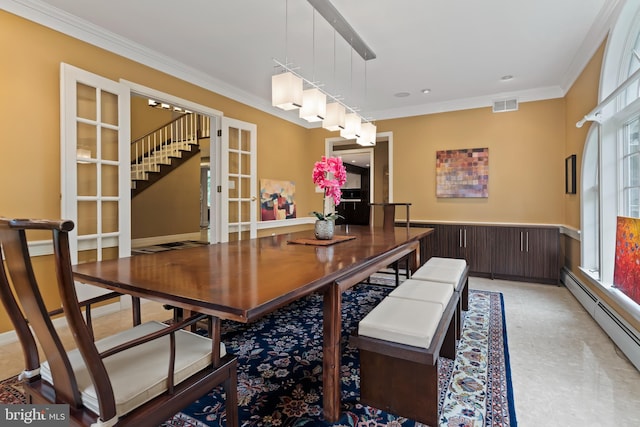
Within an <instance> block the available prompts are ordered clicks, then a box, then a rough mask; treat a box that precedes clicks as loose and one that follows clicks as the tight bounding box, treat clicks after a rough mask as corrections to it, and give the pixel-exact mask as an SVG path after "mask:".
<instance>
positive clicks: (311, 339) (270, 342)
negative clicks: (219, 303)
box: [0, 284, 516, 427]
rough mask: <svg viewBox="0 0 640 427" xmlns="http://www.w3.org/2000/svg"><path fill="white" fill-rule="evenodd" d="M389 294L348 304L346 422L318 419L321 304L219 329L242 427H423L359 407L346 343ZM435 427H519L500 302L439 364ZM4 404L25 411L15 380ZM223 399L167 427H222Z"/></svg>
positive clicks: (367, 295)
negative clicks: (230, 358)
mask: <svg viewBox="0 0 640 427" xmlns="http://www.w3.org/2000/svg"><path fill="white" fill-rule="evenodd" d="M390 290H391V289H390V288H388V287H383V286H375V285H365V284H360V285H358V286H356V287H354V288H353V289H351V290H349V291H347V292H345V293H344V295H343V331H342V347H343V352H342V353H343V355H342V417H341V418H340V420H338V422H337V423H334V424H329V423H326V422H325V421H324V420H323V418H322V297H321V296H319V295H311V296H309V297H307V298H304V299H302V300H300V301H298V302H296V303H294V304H292V305H290V306H287V307H285V308H282V309H280V310H278V311H276V312H274V313H272V314H270V315H268V316H266V317H264V318H263V319H261V320H260V321H258V322H255V323H252V324H250V325H244V324H240V323H236V322H228V321H225V322H223V340H224V342H225V344H226V345H227V349H228V351H230V352H231V353H233V354H236V355H237V356H238V394H239V396H238V398H239V399H238V401H239V408H238V409H239V414H240V423H241V425H242V426H292V427H295V426H328V425H333V426H353V427H355V426H358V427H374V426H375V427H381V426H390V427H399V426H407V427H409V426H418V427H420V426H422V424H420V423H417V422H414V421H412V420H409V419H406V418H403V417H400V416H397V415H394V414H389V413H387V412H384V411H380V410H377V409H374V408H371V407H368V406H363V405H361V404H360V403H359V400H358V396H359V362H358V351H357V349H354V348H352V347H350V346H348V345H347V343H348V337H349V334H350V333H351V331H352V330H353V328H355V327H356V326H357V324H358V321H359V320H360V319H361V318H362V317H364V316H365V315H366V314H367V313H368V312H369V311H370V310H371V309H372V308H373V307H374V306H375V305H376V304H377V303H378V302H379V301H381V300H382V298H384V297H385V295H386V294H387V293H388V292H390ZM440 389H441V390H442V393H441V396H440V425H439V427H516V417H515V410H514V405H513V394H512V388H511V374H510V369H509V353H508V348H507V335H506V329H505V319H504V309H503V299H502V294H500V293H496V292H488V291H476V290H471V291H470V297H469V312H468V313H467V316H466V320H465V324H464V331H463V336H462V339H461V341H460V343H459V346H458V351H457V356H456V360H455V361H452V360H448V359H444V358H441V359H440ZM0 403H14V404H20V403H24V395H23V393H22V387H21V385H20V383H19V382H18V381H17V378H16V377H13V378H9V379H7V380H4V381H1V382H0ZM224 409H225V408H224V399H223V396H222V395H221V389H216V390H213V391H212V393H209V394H207V395H206V396H203V397H202V398H200V399H199V400H197V401H196V402H194V403H193V404H191V405H190V406H189V407H187V408H185V409H184V410H183V411H182V412H180V413H178V414H176V415H175V416H174V417H173V418H172V419H171V420H168V421H167V422H166V423H164V424H163V426H166V427H179V426H181V427H201V426H221V425H225V424H226V415H225V411H224Z"/></svg>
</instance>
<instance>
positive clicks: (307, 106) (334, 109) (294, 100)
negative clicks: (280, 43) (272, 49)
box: [271, 0, 376, 146]
mask: <svg viewBox="0 0 640 427" xmlns="http://www.w3.org/2000/svg"><path fill="white" fill-rule="evenodd" d="M285 1H286V2H285V62H284V63H282V62H280V61H278V60H276V59H275V58H274V59H273V61H274V63H275V64H276V65H277V68H278V73H277V74H275V75H273V76H272V78H271V85H272V87H271V91H272V94H271V97H272V105H273V106H274V107H278V108H281V109H283V110H293V109H295V108H300V111H299V116H300V117H301V118H303V119H305V120H307V121H309V122H318V121H322V127H323V128H324V129H327V130H329V131H332V132H335V131H339V132H340V136H342V137H343V138H345V139H355V140H356V141H357V142H358V143H359V144H362V145H369V146H370V145H375V140H376V127H375V125H374V124H373V123H371V122H370V121H369V120H365V119H363V118H362V117H361V116H360V114H359V112H358V109H357V108H352V107H349V106H348V105H347V104H345V103H344V102H343V101H342V97H341V96H333V95H331V94H329V93H327V92H326V91H324V90H323V89H321V86H322V85H320V84H318V83H317V82H315V81H310V80H307V79H306V78H304V77H303V76H302V75H301V74H300V73H299V71H298V68H294V67H293V66H292V65H291V64H290V63H289V62H287V56H286V53H287V49H288V0H285ZM307 1H308V2H309V3H311V5H312V7H313V13H314V15H313V74H314V76H312V77H315V65H316V64H315V13H316V11H317V12H318V13H320V14H321V15H322V16H323V17H324V18H325V20H326V21H327V22H328V23H329V24H330V25H331V26H332V27H333V29H334V36H333V44H334V46H333V48H334V81H335V63H336V61H335V54H336V32H339V33H340V35H341V36H342V37H343V38H344V39H345V40H346V41H347V43H348V44H349V45H350V46H351V87H352V88H353V52H354V51H356V52H357V53H358V54H359V55H360V56H361V57H362V58H363V59H364V60H365V66H366V61H368V60H370V59H375V57H376V56H375V54H374V53H373V52H372V51H371V49H369V47H368V46H367V45H366V43H364V41H363V40H362V39H361V38H360V37H359V36H358V34H357V33H356V32H355V30H354V29H353V28H352V27H351V25H349V23H348V22H347V21H346V20H345V19H344V17H343V16H342V15H341V14H340V13H339V12H338V11H337V10H336V8H335V7H334V6H333V5H332V4H331V2H330V0H307ZM365 73H366V71H365ZM365 80H366V74H365ZM365 86H366V82H365ZM304 88H307V89H306V90H304ZM328 99H329V104H327V100H328Z"/></svg>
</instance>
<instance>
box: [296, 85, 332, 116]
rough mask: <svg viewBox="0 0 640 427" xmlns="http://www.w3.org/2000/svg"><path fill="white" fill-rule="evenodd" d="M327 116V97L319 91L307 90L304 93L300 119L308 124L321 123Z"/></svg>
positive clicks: (314, 89)
mask: <svg viewBox="0 0 640 427" xmlns="http://www.w3.org/2000/svg"><path fill="white" fill-rule="evenodd" d="M326 115H327V95H325V94H324V93H322V92H321V91H320V90H319V89H316V88H313V89H307V90H305V91H304V92H302V107H300V118H301V119H305V120H306V121H308V122H319V121H321V120H324V118H325V116H326Z"/></svg>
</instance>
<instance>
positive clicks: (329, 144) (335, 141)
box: [324, 132, 393, 203]
mask: <svg viewBox="0 0 640 427" xmlns="http://www.w3.org/2000/svg"><path fill="white" fill-rule="evenodd" d="M376 139H386V140H387V151H388V153H387V155H388V158H389V203H393V132H380V133H377V134H376ZM353 143H354V141H353V140H348V139H344V138H342V137H332V138H326V139H325V140H324V144H325V148H324V152H325V155H326V156H332V155H333V154H334V151H333V147H334V146H337V145H347V144H353ZM363 148H372V147H363ZM371 165H372V167H373V160H372V162H371ZM372 171H373V169H372ZM373 175H374V174H373V173H370V174H369V179H370V190H369V193H370V196H369V198H370V202H373V199H372V198H373V189H374V187H373Z"/></svg>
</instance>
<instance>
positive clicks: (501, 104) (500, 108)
mask: <svg viewBox="0 0 640 427" xmlns="http://www.w3.org/2000/svg"><path fill="white" fill-rule="evenodd" d="M517 109H518V100H517V99H515V98H514V99H503V100H501V101H493V112H494V113H505V112H507V111H516V110H517Z"/></svg>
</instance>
